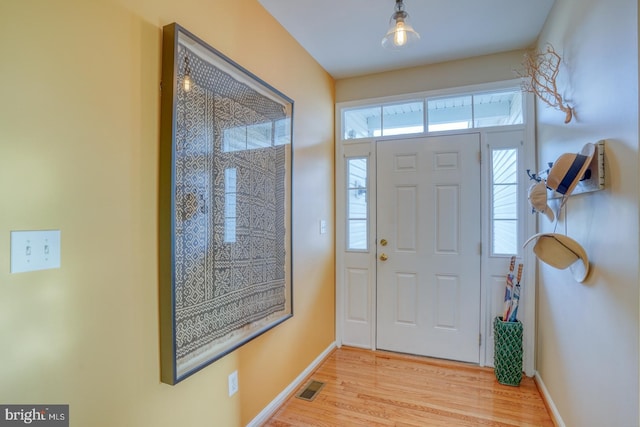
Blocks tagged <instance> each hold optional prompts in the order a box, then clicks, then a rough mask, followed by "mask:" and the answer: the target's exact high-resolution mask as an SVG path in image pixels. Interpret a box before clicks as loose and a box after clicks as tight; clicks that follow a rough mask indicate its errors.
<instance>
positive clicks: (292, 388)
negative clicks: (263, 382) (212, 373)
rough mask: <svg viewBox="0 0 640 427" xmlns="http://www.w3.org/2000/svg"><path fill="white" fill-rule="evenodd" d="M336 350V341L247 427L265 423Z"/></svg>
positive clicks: (255, 426)
mask: <svg viewBox="0 0 640 427" xmlns="http://www.w3.org/2000/svg"><path fill="white" fill-rule="evenodd" d="M335 348H336V343H335V341H334V342H332V343H331V344H330V345H329V347H327V348H326V349H325V350H324V351H323V352H322V353H320V355H319V356H318V357H316V358H315V360H314V361H313V362H311V364H310V365H309V366H307V368H306V369H305V370H304V371H302V373H301V374H300V375H298V376H297V377H296V379H295V380H293V382H292V383H291V384H289V386H288V387H287V388H285V389H284V390H283V391H282V392H281V393H280V394H279V395H278V396H276V398H275V399H273V400H272V401H271V403H269V404H268V405H267V406H266V407H265V408H264V409H263V410H262V411H261V412H260V413H259V414H258V415H256V417H255V418H254V419H253V420H251V422H250V423H249V424H247V427H259V426H261V425H262V424H263V423H265V422H266V421H267V420H268V419H269V417H271V416H272V415H273V414H274V413H275V412H276V411H277V410H278V408H280V406H282V404H283V403H284V402H286V400H287V398H288V397H289V396H290V395H291V394H292V393H293V392H294V391H295V390H296V389H297V388H298V387H300V385H302V382H303V381H304V380H305V379H306V378H307V377H308V376H309V375H310V374H311V373H312V372H313V371H314V370H315V369H316V368H317V367H318V366H320V364H321V363H322V362H323V361H324V359H326V358H327V356H328V355H329V353H331V352H332V351H333V350H334V349H335Z"/></svg>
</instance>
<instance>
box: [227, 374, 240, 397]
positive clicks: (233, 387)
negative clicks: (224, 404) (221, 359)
mask: <svg viewBox="0 0 640 427" xmlns="http://www.w3.org/2000/svg"><path fill="white" fill-rule="evenodd" d="M237 392H238V371H233V372H232V373H231V374H230V375H229V397H231V396H233V395H234V394H236V393H237Z"/></svg>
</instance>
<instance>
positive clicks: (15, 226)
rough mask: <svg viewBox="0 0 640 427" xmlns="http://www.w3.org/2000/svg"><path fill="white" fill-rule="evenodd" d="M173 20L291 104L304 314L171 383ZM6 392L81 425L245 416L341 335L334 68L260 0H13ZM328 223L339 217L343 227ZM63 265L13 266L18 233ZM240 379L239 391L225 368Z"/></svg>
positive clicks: (6, 56) (2, 165)
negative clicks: (162, 301) (163, 352)
mask: <svg viewBox="0 0 640 427" xmlns="http://www.w3.org/2000/svg"><path fill="white" fill-rule="evenodd" d="M174 21H175V22H178V23H180V24H181V25H183V26H184V27H186V28H187V29H188V30H190V31H192V32H193V33H194V34H196V35H197V36H199V37H200V38H202V39H204V40H205V41H207V42H209V43H210V44H211V45H212V46H214V47H215V48H217V49H219V50H220V51H222V52H223V53H225V54H226V55H228V56H229V57H231V58H232V59H233V60H235V61H236V62H238V63H239V64H241V65H242V66H244V67H246V68H247V69H249V70H250V71H252V72H253V73H255V74H257V75H258V76H259V77H261V78H262V79H264V80H265V81H267V82H268V83H270V84H271V85H273V86H274V87H276V88H278V89H279V90H281V91H282V92H284V93H285V94H287V95H288V96H290V97H291V98H293V99H294V100H295V122H294V127H295V128H294V158H295V169H294V180H295V184H294V195H293V198H294V207H293V218H294V226H293V232H294V243H293V252H294V317H293V319H290V320H288V321H286V322H285V323H284V324H282V325H280V326H278V327H277V328H275V329H273V330H271V331H269V332H267V333H266V334H264V335H262V336H261V337H259V338H257V339H255V340H254V341H252V342H250V343H249V344H247V345H245V346H244V347H242V348H241V349H239V350H238V351H236V352H234V353H232V354H230V355H228V356H227V357H225V358H223V359H221V360H219V361H217V362H216V363H214V364H213V365H210V366H209V367H207V368H205V369H204V370H202V371H200V372H199V373H197V374H195V375H194V376H192V377H190V378H188V379H186V380H185V381H183V382H181V383H179V384H178V385H176V386H168V385H165V384H161V383H160V381H159V376H160V372H159V339H158V336H159V331H158V273H157V271H158V262H157V202H158V173H159V172H158V144H159V115H160V105H159V100H160V97H159V80H160V59H161V55H160V52H161V28H162V26H163V25H165V24H168V23H171V22H174ZM0 57H1V58H2V60H0V99H1V100H2V102H0V200H1V202H0V203H1V205H0V236H1V237H2V239H1V240H0V342H2V349H1V351H0V402H1V403H68V404H70V410H71V425H72V426H92V427H93V426H109V427H112V426H239V425H245V424H246V423H248V422H249V421H251V420H252V419H253V418H254V417H255V416H256V415H257V414H258V413H259V412H260V411H261V410H262V409H263V408H264V407H265V406H266V405H267V404H268V403H269V402H271V401H272V400H273V399H274V398H275V397H276V396H277V394H278V393H280V392H281V391H282V390H283V389H284V388H285V387H286V386H287V385H288V384H290V383H291V381H292V380H293V379H294V378H295V377H296V376H297V375H298V374H299V373H300V372H301V371H302V370H303V369H304V368H306V367H307V366H308V365H309V363H310V362H311V361H312V360H313V359H315V358H316V357H317V356H318V355H319V354H320V353H321V352H322V351H323V350H324V349H326V348H327V347H328V346H329V345H330V344H331V343H332V342H333V340H334V329H335V326H334V285H333V283H334V259H333V258H334V250H333V244H334V240H333V237H332V233H328V234H325V235H320V234H319V233H318V221H319V220H320V219H327V220H329V224H330V225H332V224H333V217H334V204H333V203H334V202H333V104H334V99H333V97H334V95H333V93H334V83H333V80H332V79H331V77H330V76H329V75H328V74H326V73H325V72H324V70H322V68H320V66H319V65H317V63H315V62H314V61H313V60H312V59H311V57H310V56H309V55H308V54H307V53H306V52H305V51H304V50H303V49H302V48H301V47H300V46H299V45H298V44H297V43H296V42H295V41H294V40H293V39H292V38H291V37H290V36H289V35H288V33H286V31H284V30H283V29H282V28H281V27H280V26H279V25H278V24H277V22H276V21H275V20H274V19H273V18H272V17H271V16H270V15H269V14H268V13H267V12H266V11H265V10H264V9H263V8H262V7H261V6H260V5H259V4H258V2H257V1H256V0H236V1H232V2H230V1H223V0H208V1H202V0H181V1H180V2H176V1H169V0H159V1H147V0H121V1H118V0H91V1H85V0H58V1H49V0H27V1H2V2H0ZM331 228H332V227H330V229H331ZM33 229H60V230H61V232H62V257H61V258H62V268H60V269H59V270H47V271H40V272H31V273H22V274H10V273H9V253H10V252H9V251H10V245H9V236H10V231H11V230H33ZM236 369H237V370H238V372H239V383H240V391H239V393H238V394H237V395H235V396H233V397H232V398H229V397H228V396H227V376H228V374H229V373H231V372H232V371H233V370H236Z"/></svg>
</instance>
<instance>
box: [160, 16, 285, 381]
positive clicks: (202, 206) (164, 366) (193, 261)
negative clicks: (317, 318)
mask: <svg viewBox="0 0 640 427" xmlns="http://www.w3.org/2000/svg"><path fill="white" fill-rule="evenodd" d="M292 133H293V100H291V99H290V98H288V97H287V96H285V95H284V94H283V93H281V92H279V91H278V90H276V89H275V88H273V87H271V86H270V85H268V84H267V83H265V82H264V81H262V80H260V79H259V78H258V77H256V76H255V75H254V74H252V73H251V72H249V71H247V70H246V69H244V68H243V67H241V66H240V65H238V64H236V63H235V62H233V61H232V60H231V59H229V58H228V57H226V56H224V55H223V54H221V53H220V52H218V51H217V50H215V49H214V48H212V47H211V46H209V45H207V44H206V43H204V42H203V41H202V40H200V39H199V38H197V37H196V36H194V35H193V34H191V33H190V32H188V31H187V30H185V29H184V28H182V27H181V26H179V25H178V24H175V23H174V24H170V25H167V26H165V27H164V28H163V47H162V97H161V130H160V140H161V141H160V143H161V147H160V188H159V191H160V197H159V200H160V202H159V277H160V289H159V291H160V339H161V380H162V382H165V383H167V384H176V383H178V382H179V381H181V380H183V379H184V378H186V377H188V376H189V375H192V374H193V373H195V372H197V371H198V370H200V369H202V368H203V367H205V366H207V365H208V364H210V363H212V362H214V361H215V360H217V359H219V358H220V357H222V356H224V355H226V354H228V353H230V352H231V351H233V350H235V349H236V348H238V347H239V346H242V345H243V344H245V343H247V342H248V341H250V340H252V339H253V338H255V337H257V336H259V335H260V334H262V333H264V332H266V331H268V330H269V329H271V328H273V327H274V326H276V325H278V324H280V323H282V322H283V321H285V320H286V319H288V318H290V317H291V316H292V315H293V303H292V301H293V298H292V274H291V268H292V259H291V185H292Z"/></svg>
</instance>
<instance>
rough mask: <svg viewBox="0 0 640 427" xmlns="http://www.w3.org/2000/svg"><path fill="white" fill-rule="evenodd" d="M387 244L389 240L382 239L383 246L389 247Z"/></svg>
mask: <svg viewBox="0 0 640 427" xmlns="http://www.w3.org/2000/svg"><path fill="white" fill-rule="evenodd" d="M387 243H388V242H387V239H381V240H380V244H381V245H382V246H387Z"/></svg>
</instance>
